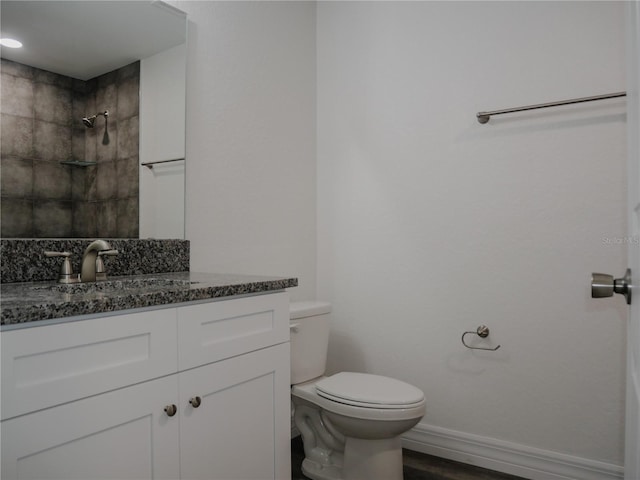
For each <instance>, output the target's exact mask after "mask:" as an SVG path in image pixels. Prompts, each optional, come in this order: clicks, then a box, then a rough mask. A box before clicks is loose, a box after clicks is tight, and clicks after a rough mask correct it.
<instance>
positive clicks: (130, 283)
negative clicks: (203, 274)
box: [34, 278, 197, 293]
mask: <svg viewBox="0 0 640 480" xmlns="http://www.w3.org/2000/svg"><path fill="white" fill-rule="evenodd" d="M193 283H197V282H191V281H189V280H184V279H178V278H119V279H113V280H105V281H100V282H86V283H68V284H65V283H56V284H55V285H46V286H38V287H34V288H35V289H37V290H50V291H54V292H60V293H93V292H107V291H114V290H138V291H140V290H142V291H154V290H167V289H170V290H175V289H181V288H189V287H190V286H191V285H192V284H193Z"/></svg>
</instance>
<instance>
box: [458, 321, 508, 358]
mask: <svg viewBox="0 0 640 480" xmlns="http://www.w3.org/2000/svg"><path fill="white" fill-rule="evenodd" d="M470 334H473V335H478V336H479V337H480V338H487V337H488V336H489V327H487V326H486V325H480V326H479V327H478V328H477V329H476V331H475V332H474V331H469V332H464V333H463V334H462V344H463V345H464V346H465V347H467V348H469V349H471V350H488V351H490V352H495V351H496V350H498V349H499V348H500V345H498V346H497V347H495V348H488V347H472V346H471V345H469V344H468V343H467V342H465V341H464V337H465V336H467V335H470Z"/></svg>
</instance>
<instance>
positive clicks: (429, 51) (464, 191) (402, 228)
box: [317, 2, 626, 478]
mask: <svg viewBox="0 0 640 480" xmlns="http://www.w3.org/2000/svg"><path fill="white" fill-rule="evenodd" d="M623 20H624V8H623V5H622V3H615V2H604V3H597V2H532V3H527V2H495V3H489V2H470V3H467V2H320V3H318V19H317V56H318V63H317V72H318V85H317V105H318V127H317V128H318V130H317V131H318V137H317V143H318V297H319V298H322V299H324V300H328V301H330V302H331V303H332V304H333V307H334V310H333V325H332V329H333V330H332V337H331V346H330V353H329V358H330V367H331V369H332V370H333V371H335V370H342V369H353V370H356V371H367V372H375V373H379V374H383V375H390V376H394V377H397V378H400V379H403V380H406V381H408V382H411V383H413V384H415V385H417V386H418V387H420V388H421V389H423V390H424V392H425V395H426V399H427V413H426V416H425V417H424V419H423V422H422V423H421V424H420V425H419V428H422V429H423V430H424V431H426V432H429V431H430V432H433V431H436V430H437V431H445V432H450V433H452V435H453V434H455V433H456V432H464V433H465V434H468V435H470V436H472V435H477V436H478V437H477V439H479V440H480V442H482V441H484V440H487V441H493V440H496V441H499V442H506V443H504V444H505V445H509V446H512V447H514V448H515V449H516V450H518V449H519V450H521V451H530V452H533V451H534V450H533V449H536V448H537V449H542V450H543V451H544V452H546V454H548V455H549V456H553V452H555V453H559V454H566V455H570V456H575V457H578V458H577V460H578V463H580V461H581V460H580V459H584V460H585V462H584V463H589V461H598V462H603V463H604V464H605V465H604V467H605V469H607V468H609V469H610V471H613V473H614V474H616V472H618V473H619V468H617V467H618V466H619V465H621V464H622V452H623V445H622V443H623V401H624V400H623V399H624V383H623V382H624V335H625V326H626V306H625V304H624V301H623V300H622V299H621V298H615V299H610V300H600V301H594V300H592V299H590V298H589V295H590V294H589V282H590V274H591V272H592V271H603V272H607V273H615V274H622V273H623V272H624V269H625V268H626V261H625V253H624V252H625V249H626V246H625V245H621V244H619V243H616V239H620V238H621V237H624V236H625V235H626V233H625V232H626V224H625V207H624V205H625V204H624V201H625V198H626V197H625V170H624V162H625V160H624V158H625V133H624V132H625V116H624V112H625V108H624V100H620V101H618V100H614V101H607V102H599V103H594V104H583V105H581V106H571V107H563V108H558V109H552V110H541V111H537V112H530V113H523V114H518V115H511V116H503V117H494V118H493V119H492V120H491V121H490V123H489V124H487V125H480V124H479V123H478V122H477V121H476V119H475V114H476V112H478V111H481V110H494V109H499V108H506V107H515V106H519V105H527V104H534V103H542V102H547V101H552V100H561V99H567V98H574V97H581V96H589V95H597V94H604V93H611V92H616V91H621V90H624V89H625V84H624V43H623V35H624V21H623ZM607 239H611V243H608V242H607ZM481 324H486V325H487V326H489V327H490V329H491V335H490V337H489V339H488V340H489V342H487V343H486V344H484V345H487V346H494V345H498V344H501V345H502V347H501V349H500V350H499V351H497V352H472V351H470V350H467V349H466V348H464V347H463V345H462V344H461V342H460V337H461V335H462V333H463V332H464V331H466V330H475V329H476V327H477V326H478V325H481ZM469 340H471V338H469ZM469 438H471V437H469ZM474 438H475V437H474ZM499 442H498V443H499ZM494 443H495V442H494ZM527 449H528V450H527ZM567 458H568V457H567ZM468 460H469V461H472V462H473V461H475V460H474V459H473V458H471V457H470V456H469V458H468ZM574 460H575V459H574ZM606 464H610V465H606ZM596 477H597V475H596ZM596 477H594V478H596ZM540 478H550V477H549V476H546V477H545V476H544V475H543V476H542V477H540ZM597 478H604V477H597Z"/></svg>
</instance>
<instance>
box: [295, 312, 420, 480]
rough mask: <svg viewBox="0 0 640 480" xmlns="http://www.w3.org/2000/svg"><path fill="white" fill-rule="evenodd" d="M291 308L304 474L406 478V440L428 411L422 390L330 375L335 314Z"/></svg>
mask: <svg viewBox="0 0 640 480" xmlns="http://www.w3.org/2000/svg"><path fill="white" fill-rule="evenodd" d="M330 311H331V306H330V305H329V304H327V303H324V302H304V303H292V304H291V311H290V313H291V379H292V380H291V381H292V384H293V385H292V388H291V398H292V402H293V406H294V407H293V408H294V422H295V426H296V427H297V429H298V430H299V431H300V433H301V435H302V441H303V445H304V452H305V459H304V460H303V462H302V471H303V473H304V474H305V475H306V476H308V477H309V478H312V479H314V480H356V479H358V480H360V479H367V480H376V479H381V480H382V479H384V480H402V444H401V435H402V434H403V433H404V432H406V431H407V430H409V429H411V428H412V427H413V426H415V425H416V424H417V423H418V422H419V421H420V419H421V418H422V417H423V415H424V413H425V399H424V394H423V393H422V391H421V390H420V389H418V388H416V387H414V386H413V385H409V384H408V383H405V382H402V381H400V380H396V379H393V378H389V377H384V376H380V375H372V374H367V373H355V372H340V373H337V374H334V375H331V376H325V375H324V373H325V366H326V353H327V346H328V338H329V312H330Z"/></svg>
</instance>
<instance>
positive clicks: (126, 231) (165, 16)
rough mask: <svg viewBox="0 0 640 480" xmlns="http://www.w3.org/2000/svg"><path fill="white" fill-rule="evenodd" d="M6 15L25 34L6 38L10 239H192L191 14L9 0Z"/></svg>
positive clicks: (5, 225) (9, 27)
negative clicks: (187, 232) (188, 219)
mask: <svg viewBox="0 0 640 480" xmlns="http://www.w3.org/2000/svg"><path fill="white" fill-rule="evenodd" d="M0 21H1V36H2V38H5V37H11V38H15V39H17V40H19V41H20V42H22V44H23V46H22V48H15V49H14V48H8V47H5V46H2V47H0V51H1V55H0V56H1V57H2V70H1V74H2V82H1V83H0V89H1V93H2V102H1V103H0V108H1V110H2V129H1V132H2V138H1V143H0V147H1V149H2V158H1V162H2V165H1V170H0V173H1V184H2V185H1V190H0V192H1V195H2V204H1V207H2V212H1V217H0V225H1V227H2V237H3V238H25V237H27V238H68V237H71V238H74V237H77V238H92V237H109V238H138V237H139V238H184V193H185V192H184V173H185V161H184V156H185V153H184V152H185V93H186V92H185V88H186V78H185V77H186V29H187V17H186V14H185V13H184V12H181V11H180V10H178V9H176V8H175V7H173V6H171V5H169V4H167V3H165V2H162V1H157V0H153V1H152V0H139V1H111V0H108V1H102V0H95V1H58V0H46V1H30V0H20V1H10V0H3V1H2V2H1V3H0ZM142 164H145V165H146V166H144V165H142Z"/></svg>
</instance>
